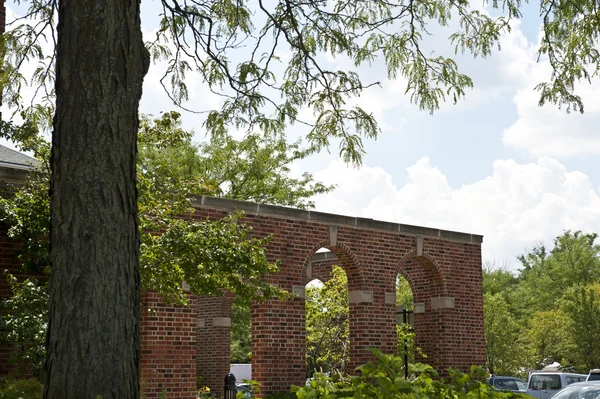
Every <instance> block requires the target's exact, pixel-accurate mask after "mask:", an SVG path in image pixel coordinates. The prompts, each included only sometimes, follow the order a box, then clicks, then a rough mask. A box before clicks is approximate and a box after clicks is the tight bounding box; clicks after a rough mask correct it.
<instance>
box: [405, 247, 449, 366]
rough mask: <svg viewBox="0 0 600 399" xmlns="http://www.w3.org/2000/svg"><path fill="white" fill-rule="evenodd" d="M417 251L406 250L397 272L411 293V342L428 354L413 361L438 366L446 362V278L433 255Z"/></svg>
mask: <svg viewBox="0 0 600 399" xmlns="http://www.w3.org/2000/svg"><path fill="white" fill-rule="evenodd" d="M420 252H421V254H418V253H417V250H414V249H413V250H411V251H408V252H406V253H405V254H404V255H403V256H402V257H401V258H400V261H399V262H398V267H397V271H398V273H400V274H402V275H403V276H405V278H406V279H407V280H408V282H409V284H410V286H411V290H412V292H413V298H414V310H413V312H414V314H413V323H414V324H413V328H414V332H415V345H416V346H417V347H419V348H421V350H422V352H423V353H424V354H425V355H426V356H428V357H427V358H424V359H419V358H418V359H417V361H423V362H427V363H429V364H431V365H432V366H433V367H434V368H436V369H440V368H441V367H442V365H445V364H449V363H448V359H447V357H448V355H447V353H449V349H448V348H447V346H448V345H449V343H448V342H447V341H448V335H449V332H448V331H447V325H448V316H447V315H446V313H447V312H446V311H447V310H449V309H446V308H447V307H448V306H447V304H446V302H445V301H446V299H448V286H447V281H446V280H447V279H446V276H445V273H444V272H443V270H442V269H441V267H440V266H439V263H438V262H437V260H436V258H435V257H434V256H432V255H431V254H429V253H427V252H425V251H420ZM442 371H443V370H442Z"/></svg>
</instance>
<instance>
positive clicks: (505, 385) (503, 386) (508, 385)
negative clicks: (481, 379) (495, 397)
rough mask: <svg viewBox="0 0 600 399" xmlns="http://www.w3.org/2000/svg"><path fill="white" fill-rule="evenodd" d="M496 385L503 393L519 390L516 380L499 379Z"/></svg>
mask: <svg viewBox="0 0 600 399" xmlns="http://www.w3.org/2000/svg"><path fill="white" fill-rule="evenodd" d="M494 385H495V386H496V388H498V389H500V390H502V391H517V390H518V389H519V388H518V387H517V383H516V382H515V380H508V379H498V380H496V381H495V382H494Z"/></svg>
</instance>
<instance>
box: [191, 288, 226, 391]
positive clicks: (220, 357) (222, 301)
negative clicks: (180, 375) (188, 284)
mask: <svg viewBox="0 0 600 399" xmlns="http://www.w3.org/2000/svg"><path fill="white" fill-rule="evenodd" d="M232 303H233V297H199V298H198V339H197V342H198V356H197V358H196V370H197V373H198V376H199V377H202V382H201V385H203V386H207V387H209V388H210V391H211V392H213V393H215V394H216V395H217V397H223V385H224V380H225V376H226V375H227V374H228V373H229V368H230V366H229V362H230V355H231V347H230V345H231V304H232Z"/></svg>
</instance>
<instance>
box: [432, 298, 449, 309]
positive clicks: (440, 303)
mask: <svg viewBox="0 0 600 399" xmlns="http://www.w3.org/2000/svg"><path fill="white" fill-rule="evenodd" d="M452 308H454V298H452V297H450V296H438V297H434V298H431V309H433V310H436V309H452Z"/></svg>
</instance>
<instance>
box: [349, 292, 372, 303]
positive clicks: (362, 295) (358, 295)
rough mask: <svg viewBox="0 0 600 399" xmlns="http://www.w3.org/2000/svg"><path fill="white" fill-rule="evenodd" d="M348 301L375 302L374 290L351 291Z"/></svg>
mask: <svg viewBox="0 0 600 399" xmlns="http://www.w3.org/2000/svg"><path fill="white" fill-rule="evenodd" d="M348 303H373V291H360V290H358V291H349V292H348Z"/></svg>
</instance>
